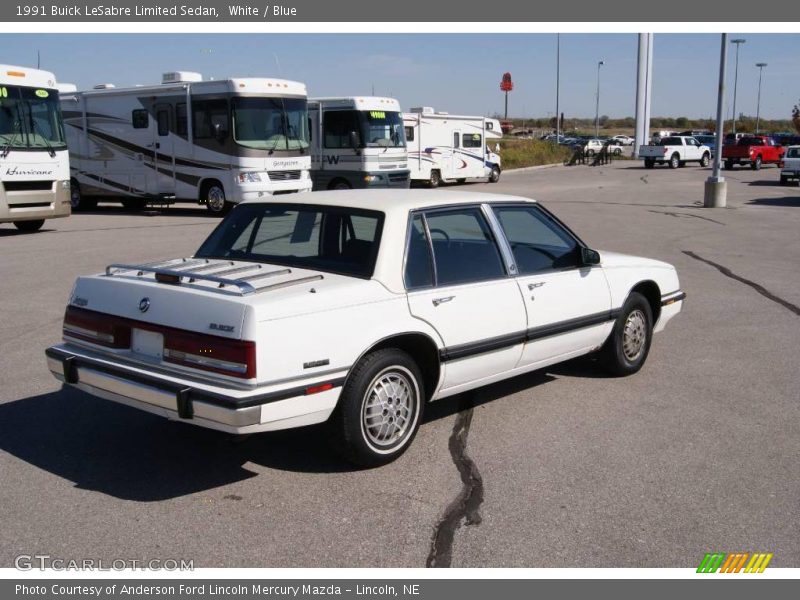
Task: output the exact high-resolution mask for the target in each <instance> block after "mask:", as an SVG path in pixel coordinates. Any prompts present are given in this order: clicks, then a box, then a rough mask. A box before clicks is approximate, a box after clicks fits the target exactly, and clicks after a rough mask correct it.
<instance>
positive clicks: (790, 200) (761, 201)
mask: <svg viewBox="0 0 800 600" xmlns="http://www.w3.org/2000/svg"><path fill="white" fill-rule="evenodd" d="M747 204H748V205H751V206H789V207H800V190H799V191H798V192H797V195H795V196H780V197H778V198H754V199H753V200H749V201H748V202H747Z"/></svg>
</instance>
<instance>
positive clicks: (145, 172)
mask: <svg viewBox="0 0 800 600" xmlns="http://www.w3.org/2000/svg"><path fill="white" fill-rule="evenodd" d="M307 104H308V99H307V94H306V86H305V84H303V83H298V82H295V81H286V80H283V79H270V78H252V77H249V78H235V79H219V80H205V81H204V80H203V78H202V76H201V75H200V74H199V73H192V72H185V71H178V72H171V73H165V74H164V75H163V78H162V82H161V83H160V84H157V85H148V86H136V87H127V88H116V87H114V86H113V85H111V84H101V85H98V86H95V88H94V89H91V90H86V91H82V92H65V93H62V94H61V107H62V111H63V114H64V122H65V125H66V132H67V144H68V146H69V151H70V159H71V167H72V187H71V191H72V207H73V208H74V209H81V208H91V207H93V206H95V205H96V204H97V202H98V200H100V199H103V200H112V201H120V202H122V204H123V205H124V206H126V207H127V208H129V209H141V208H144V207H145V206H147V205H149V204H153V203H160V204H168V203H171V202H174V201H189V202H197V203H200V204H205V205H206V207H207V208H208V210H209V211H211V212H212V213H215V214H223V213H225V212H227V210H228V209H230V207H231V206H232V205H233V204H236V203H238V202H241V201H243V200H247V199H252V198H262V197H268V196H272V195H275V194H287V193H292V192H306V191H310V190H311V177H310V173H309V170H310V168H311V156H310V153H309V136H308V108H307Z"/></svg>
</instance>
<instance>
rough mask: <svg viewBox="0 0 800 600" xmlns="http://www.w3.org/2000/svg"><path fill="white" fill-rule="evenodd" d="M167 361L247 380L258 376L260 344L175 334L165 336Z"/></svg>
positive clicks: (189, 334)
mask: <svg viewBox="0 0 800 600" xmlns="http://www.w3.org/2000/svg"><path fill="white" fill-rule="evenodd" d="M164 360H165V361H167V362H172V363H176V364H180V365H184V366H187V367H193V368H195V369H203V370H204V371H212V372H214V373H222V374H224V375H231V376H233V377H241V378H243V379H252V378H254V377H255V376H256V344H255V342H250V341H242V340H229V339H227V338H221V337H217V336H214V335H204V334H199V333H191V332H183V331H176V330H171V331H167V332H166V333H165V334H164Z"/></svg>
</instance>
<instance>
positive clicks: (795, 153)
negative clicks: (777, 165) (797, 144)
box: [786, 148, 800, 158]
mask: <svg viewBox="0 0 800 600" xmlns="http://www.w3.org/2000/svg"><path fill="white" fill-rule="evenodd" d="M786 158H800V148H789V149H788V150H787V151H786Z"/></svg>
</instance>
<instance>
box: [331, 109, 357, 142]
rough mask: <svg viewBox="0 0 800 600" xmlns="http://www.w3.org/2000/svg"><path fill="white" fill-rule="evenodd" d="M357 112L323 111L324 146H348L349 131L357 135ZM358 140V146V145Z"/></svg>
mask: <svg viewBox="0 0 800 600" xmlns="http://www.w3.org/2000/svg"><path fill="white" fill-rule="evenodd" d="M359 129H360V127H359V125H358V112H357V111H354V110H332V111H328V112H327V113H325V125H324V127H323V130H324V134H325V147H326V148H350V147H351V144H350V132H351V131H355V132H356V135H358V131H359ZM360 145H361V144H360V142H359V146H360Z"/></svg>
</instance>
